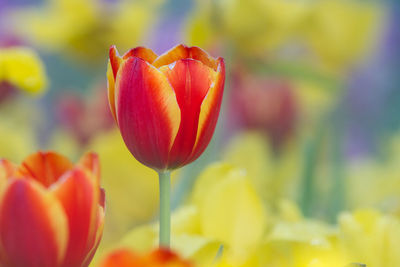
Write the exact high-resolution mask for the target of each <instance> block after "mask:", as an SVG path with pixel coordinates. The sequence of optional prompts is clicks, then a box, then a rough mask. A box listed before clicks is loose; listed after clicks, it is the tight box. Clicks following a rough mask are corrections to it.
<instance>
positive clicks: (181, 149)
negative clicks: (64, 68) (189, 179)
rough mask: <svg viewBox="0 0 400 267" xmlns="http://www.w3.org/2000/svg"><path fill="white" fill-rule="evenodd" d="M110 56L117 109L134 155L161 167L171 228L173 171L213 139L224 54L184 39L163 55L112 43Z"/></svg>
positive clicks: (163, 210)
mask: <svg viewBox="0 0 400 267" xmlns="http://www.w3.org/2000/svg"><path fill="white" fill-rule="evenodd" d="M109 56H110V60H109V66H108V71H107V76H108V93H109V101H110V108H111V112H112V114H113V116H114V119H115V120H116V122H117V124H118V127H119V129H120V132H121V135H122V137H123V139H124V141H125V144H126V146H127V147H128V149H129V150H130V152H131V153H132V155H133V156H134V157H135V158H136V159H137V160H138V161H140V162H141V163H143V164H144V165H146V166H148V167H150V168H153V169H154V170H156V171H157V172H158V173H159V176H160V219H161V223H160V225H161V228H163V226H162V225H164V224H165V225H164V226H165V228H169V225H168V222H167V221H169V219H167V218H169V217H170V216H169V190H170V189H169V187H170V178H169V171H170V170H172V169H176V168H179V167H182V166H184V165H186V164H189V163H191V162H192V161H194V160H195V159H197V158H198V157H199V156H200V155H201V154H202V153H203V151H204V150H205V149H206V147H207V145H208V143H209V142H210V140H211V137H212V135H213V132H214V129H215V126H216V123H217V119H218V114H219V110H220V107H221V101H222V95H223V87H224V81H225V65H224V60H223V59H222V58H218V59H214V58H212V57H211V56H209V55H208V54H207V53H206V52H205V51H203V50H202V49H200V48H198V47H186V46H184V45H178V46H176V47H174V48H173V49H171V50H170V51H168V52H166V53H165V54H162V55H160V56H157V55H156V54H155V53H154V52H153V51H152V50H150V49H148V48H144V47H137V48H133V49H131V50H129V51H128V52H127V53H126V54H125V55H123V56H122V57H120V56H119V55H118V52H117V50H116V48H115V47H114V46H112V47H111V49H110V54H109ZM167 232H168V233H167ZM164 235H165V236H164ZM160 239H162V240H163V241H162V242H161V243H164V245H168V244H169V231H160Z"/></svg>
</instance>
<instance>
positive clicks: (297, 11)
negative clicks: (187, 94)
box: [0, 0, 400, 266]
mask: <svg viewBox="0 0 400 267" xmlns="http://www.w3.org/2000/svg"><path fill="white" fill-rule="evenodd" d="M399 25H400V4H399V3H398V1H396V0H393V1H383V0H382V1H378V0H377V1H373V0H246V1H245V0H148V1H145V0H135V1H128V0H41V1H39V0H0V157H5V158H9V159H11V160H13V161H14V162H20V161H21V160H22V159H23V158H24V157H25V156H27V155H28V154H30V153H32V152H34V151H35V150H38V149H41V150H49V149H50V150H57V151H59V152H61V153H63V154H66V155H67V156H69V157H70V158H71V159H74V160H76V159H77V158H79V156H80V155H81V154H82V153H83V152H85V151H88V150H94V151H96V152H98V153H99V155H100V159H101V163H102V184H103V187H104V188H105V190H106V194H107V217H106V228H105V233H104V237H103V243H102V245H101V248H100V251H99V253H100V254H101V253H102V251H106V250H107V248H109V247H114V246H115V244H119V243H120V242H121V241H120V240H125V241H122V243H123V244H124V245H126V246H130V247H133V248H135V249H145V248H147V247H151V246H152V245H153V243H154V241H153V239H154V236H153V235H155V232H154V231H156V230H154V231H153V228H152V227H150V226H151V225H152V223H153V222H155V221H156V219H157V208H158V196H157V195H158V180H157V176H156V173H155V172H153V171H152V170H150V169H148V168H146V167H144V166H142V165H140V164H139V163H138V162H137V161H135V159H134V158H133V157H132V156H131V155H130V154H129V152H128V150H127V149H126V148H125V146H124V145H123V142H122V138H121V137H120V134H119V132H118V131H117V129H116V127H115V123H114V121H113V118H112V116H111V113H110V111H109V108H108V102H107V89H106V75H105V73H106V68H107V61H108V48H109V47H110V46H111V45H116V46H117V48H118V50H119V51H120V53H121V54H123V53H124V52H125V51H127V50H128V49H129V48H131V47H135V46H146V47H149V48H151V49H153V50H154V51H155V52H156V53H158V54H161V53H164V52H165V51H167V50H169V49H171V48H172V47H174V46H175V45H176V44H179V43H184V44H187V45H190V46H191V45H196V46H200V47H201V48H203V49H205V50H206V51H208V52H209V53H210V54H211V55H212V56H214V57H218V56H221V57H224V58H225V62H226V66H227V76H226V85H225V95H224V102H223V107H222V111H221V114H220V119H219V123H218V126H217V130H216V133H215V135H214V138H213V140H212V142H211V144H210V146H209V147H208V149H207V151H206V152H205V153H204V155H203V156H201V158H200V159H199V160H197V161H196V162H194V163H193V164H191V165H189V166H187V167H184V168H183V169H181V170H179V171H178V172H177V173H175V174H174V188H173V199H172V201H173V206H174V209H175V210H176V211H177V215H176V216H177V220H178V223H177V225H180V226H179V227H178V226H177V228H176V229H177V230H176V232H175V236H176V238H177V239H176V240H175V241H174V240H173V245H175V248H176V249H177V250H178V251H180V252H181V253H182V254H184V255H185V256H187V257H190V258H194V259H195V260H199V261H201V260H202V259H204V258H206V257H207V256H206V255H214V254H213V253H216V251H218V249H221V244H222V245H223V246H224V247H228V248H231V254H232V255H235V257H236V258H238V261H239V262H248V261H249V258H251V257H250V256H249V255H247V254H246V255H244V254H245V253H243V250H244V248H246V251H253V252H254V253H253V252H252V255H253V254H254V255H257V251H258V250H259V249H260V247H263V246H264V245H265V244H270V242H272V241H271V240H275V241H276V240H279V242H281V243H282V242H283V241H282V240H284V241H285V242H289V241H290V242H291V241H293V240H296V242H300V241H304V240H305V242H306V243H307V242H309V241H310V240H311V239H312V238H315V235H318V237H320V235H322V236H324V237H326V236H329V238H326V240H325V239H324V242H325V241H326V242H328V243H329V242H331V243H332V242H333V241H332V238H331V235H334V236H336V235H337V233H336V232H335V231H337V229H338V227H339V229H342V228H341V225H342V224H344V225H345V224H346V223H345V222H343V221H346V218H347V217H343V216H345V215H346V214H347V213H344V212H349V214H347V215H348V216H355V217H357V216H358V215H357V216H356V215H354V214H355V213H352V212H356V211H359V210H362V212H361V211H360V212H361V213H362V214H364V213H365V212H366V211H365V210H368V211H369V212H371V213H373V214H375V215H376V214H378V213H379V214H381V215H382V216H383V214H385V216H386V215H388V216H393V217H394V218H396V220H397V219H398V217H397V216H400V172H399V171H400V164H399V162H400V132H399V126H400V116H399V114H400V78H399V77H400V73H399V71H400V27H399ZM232 175H233V176H235V177H236V176H238V177H241V178H240V179H244V180H243V182H244V183H245V186H244V185H243V184H241V183H238V184H236V183H233V184H230V185H226V183H225V185H224V186H227V188H225V187H222V188H223V190H222V189H221V190H222V191H221V192H220V193H218V194H217V193H215V192H218V190H220V189H218V186H222V185H220V184H218V185H217V184H214V183H217V181H222V180H224V179H225V178H226V177H228V176H229V177H230V176H232ZM222 177H224V179H222ZM236 178H237V177H236ZM236 178H235V179H236ZM227 179H228V178H227ZM235 179H234V180H235ZM237 179H239V178H237ZM237 179H236V180H237ZM240 179H239V180H240ZM228 180H229V179H228ZM236 180H235V181H236ZM240 181H242V180H240ZM225 182H226V181H225ZM221 183H222V182H221ZM202 190H203V191H202ZM215 190H217V191H215ZM235 190H239V191H235ZM241 190H245V191H244V192H242V191H241ZM214 191H215V192H214ZM196 192H197V193H196ZM210 192H211V193H212V192H214V193H215V194H217V196H219V197H215V196H214V198H213V200H208V199H201V200H199V199H200V198H201V197H200V196H199V194H200V195H207V194H208V193H210ZM211 193H210V194H211ZM211 195H212V194H211ZM221 196H224V197H221ZM202 197H204V198H205V196H202ZM228 200H231V201H228ZM239 200H241V201H239ZM209 201H211V202H212V203H213V204H212V205H211V206H209V205H208V204H207V203H209ZM218 201H220V202H218ZM231 205H234V206H235V207H237V210H236V211H235V212H234V211H229V208H228V207H229V206H231ZM246 205H248V206H246ZM238 206H240V207H238ZM214 207H219V208H220V211H221V210H226V211H225V213H224V212H222V214H219V212H217V211H215V210H214ZM193 209H194V210H193ZM206 211H207V212H206ZM372 211H373V212H372ZM240 212H243V214H242V213H240ZM363 212H364V213H363ZM367 213H368V212H367ZM368 214H369V215H368V216H370V217H368V216H367V215H365V214H364V215H363V216H364V217H365V216H366V217H365V218H372V217H373V216H372V215H371V214H370V213H368ZM375 215H374V216H375ZM193 216H194V217H193ZM363 216H361V215H360V216H359V217H357V218H361V217H362V218H364V217H363ZM371 216H372V217H371ZM376 216H378V215H376ZM239 218H242V219H239ZM243 218H245V219H243ZM343 218H344V219H343ZM374 218H375V217H374ZM390 218H392V217H390ZM236 219H238V220H239V221H240V222H238V223H237V224H235V225H236V226H232V227H233V228H232V229H231V228H229V227H228V229H225V228H224V227H226V224H229V223H231V222H232V221H235V220H236ZM347 219H348V218H347ZM353 219H354V218H353ZM191 220H195V221H196V223H195V224H194V223H193V222H192V221H191ZM221 220H222V221H224V220H225V222H226V224H224V223H220V222H221ZM309 220H311V221H312V222H318V226H315V225H314V224H312V226H310V225H309V224H307V226H304V225H303V224H302V223H305V222H306V221H307V223H308V222H309ZM368 220H369V219H368ZM189 222H190V223H189ZM282 222H296V223H298V225H300V226H296V227H300V228H295V229H297V230H296V231H294V230H293V228H290V229H292V230H289V228H285V227H289V226H287V225H286V224H284V226H282V224H281V223H282ZM254 223H255V224H256V225H254ZM319 223H323V224H324V227H327V228H328V227H333V230H332V231H331V228H329V229H330V230H326V229H327V228H324V230H321V227H322V226H321V225H320V224H319ZM360 223H361V222H360ZM219 224H221V225H220V226H218V225H219ZM397 224H398V221H396V225H397ZM182 225H183V226H182ZM193 225H196V226H193ZM296 225H297V224H296ZM338 225H339V226H338ZM189 226H191V227H195V228H196V229H192V228H190V227H189ZM292 226H293V225H292ZM292 226H291V227H292ZM218 227H220V228H218ZM235 227H236V228H235ZM237 227H239V228H237ZM241 227H243V228H241ZM282 227H283V228H282ZM301 227H306V228H301ZM307 227H309V228H307ZM189 228H190V229H189ZM249 228H252V230H251V231H250V230H249ZM132 229H133V230H132ZM229 229H230V230H229ZM235 229H236V230H239V232H241V233H243V234H244V233H245V237H244V239H245V240H244V241H243V237H242V236H241V235H239V236H236V235H237V233H238V231H236V230H235ZM246 229H247V230H246ZM257 229H258V230H257ZM282 229H283V230H282ZM305 229H308V230H305ZM396 229H397V228H396ZM249 231H250V232H249ZM254 231H255V232H254ZM396 231H397V232H396V233H399V232H400V226H398V230H396ZM282 232H283V233H288V234H286V235H283V236H282V235H281V234H282ZM298 232H301V233H302V234H301V238H300V237H299V235H298ZM322 232H323V234H322ZM344 232H345V231H344ZM127 233H129V234H128V237H126V236H127ZM305 233H309V234H310V235H311V237H312V238H311V237H309V236H308V234H305ZM340 233H343V232H340ZM243 234H242V235H243ZM249 236H250V237H249ZM339 236H340V235H339ZM152 238H153V239H152ZM310 238H311V239H310ZM399 238H400V234H399ZM237 240H242V242H239V243H240V245H239V244H237ZM260 240H262V245H260V244H261V243H260V242H261V241H260ZM299 240H300V241H299ZM312 240H314V239H312ZM318 240H319V241H320V243H321V242H322V241H321V240H320V239H318ZM335 240H336V239H335ZM346 240H350V239H346ZM360 240H364V239H360ZM368 240H369V241H371V242H372V239H368ZM314 241H315V240H314ZM364 241H365V240H364ZM324 242H322V243H323V244H325V243H324ZM396 242H400V239H399V240H398V241H396ZM331 243H329V244H331ZM333 243H334V244H336V241H334V242H333ZM333 243H332V244H333ZM361 243H363V242H362V241H360V244H358V243H357V244H358V245H360V246H363V244H361ZM307 244H308V243H307ZM332 244H331V245H332ZM346 244H347V245H348V244H350V243H346ZM351 244H352V245H349V247H354V246H355V245H354V244H353V243H351ZM371 244H372V243H371ZM399 245H400V244H399ZM332 246H333V245H332ZM248 247H251V248H255V247H256V248H255V249H254V250H247V248H248ZM206 248H207V249H206ZM263 249H264V247H263ZM269 249H270V252H271V251H276V250H277V247H273V249H272V250H271V247H269ZM365 249H366V250H365V251H367V248H365ZM368 249H372V245H371V246H370V247H368ZM237 251H241V252H240V253H236V252H237ZM358 251H362V249H359V250H358ZM365 251H364V252H365ZM99 253H98V254H99ZM207 253H208V254H207ZM264 254H265V253H264ZM272 254H274V253H272V252H271V253H270V254H268V255H270V256H268V257H269V258H268V257H267V258H268V259H269V260H271V258H272V257H273V256H272ZM278 254H279V253H278ZM350 254H351V253H350ZM367 254H368V253H361V252H360V253H359V254H357V253H355V255H358V256H357V257H356V258H357V259H360V260H363V261H365V262H368V263H370V265H368V266H400V265H396V264H394V265H386V263H387V262H384V261H383V260H382V261H379V260H377V259H375V258H374V259H371V258H369V257H372V256H371V255H367ZM291 255H294V254H291ZM302 255H305V254H304V253H302ZM324 255H325V254H324ZM351 255H353V254H351ZM293 257H294V256H293ZM393 257H395V256H393ZM396 257H397V258H395V259H393V260H392V261H391V263H393V262H395V263H398V264H400V259H399V256H396ZM385 260H386V258H385ZM396 260H398V261H396ZM259 261H261V260H259ZM276 262H278V261H276ZM276 264H277V263H276ZM238 266H239V265H238ZM240 266H241V265H240ZM249 266H256V265H249ZM260 266H263V265H260ZM271 266H281V265H271ZM282 266H295V265H282ZM296 266H297V265H296ZM299 266H300V265H299ZM304 266H305V265H304Z"/></svg>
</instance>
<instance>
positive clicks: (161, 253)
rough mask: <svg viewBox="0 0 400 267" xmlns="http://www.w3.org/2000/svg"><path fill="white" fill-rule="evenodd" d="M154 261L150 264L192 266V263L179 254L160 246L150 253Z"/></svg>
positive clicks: (178, 266)
mask: <svg viewBox="0 0 400 267" xmlns="http://www.w3.org/2000/svg"><path fill="white" fill-rule="evenodd" d="M149 260H150V262H151V263H152V264H151V265H149V266H160V267H161V266H174V267H190V266H192V264H191V263H190V262H189V261H186V260H184V259H182V258H181V257H179V255H178V254H176V253H175V252H172V251H171V250H168V249H163V248H159V249H156V250H154V251H152V252H151V253H150V255H149Z"/></svg>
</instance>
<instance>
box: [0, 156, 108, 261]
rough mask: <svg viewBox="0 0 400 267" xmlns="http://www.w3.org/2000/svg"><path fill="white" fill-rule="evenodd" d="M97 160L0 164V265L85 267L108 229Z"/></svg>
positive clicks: (29, 159)
mask: <svg viewBox="0 0 400 267" xmlns="http://www.w3.org/2000/svg"><path fill="white" fill-rule="evenodd" d="M99 176H100V173H99V163H98V158H97V155H95V154H93V153H89V154H86V155H85V156H83V157H82V159H81V160H80V161H79V163H78V164H76V165H74V164H72V163H71V162H70V161H69V160H68V159H67V158H65V157H63V156H62V155H59V154H57V153H54V152H37V153H36V154H33V155H31V156H29V157H27V158H26V159H25V160H24V161H23V162H22V164H21V165H20V166H16V165H14V164H13V163H11V162H10V161H8V160H5V159H3V160H1V161H0V266H7V267H20V266H21V267H22V266H24V267H36V266H37V267H39V266H40V267H84V266H85V267H86V266H88V265H89V263H90V261H91V259H92V257H93V255H94V253H95V251H96V249H97V246H98V245H99V242H100V239H101V234H102V231H103V225H104V192H103V191H102V189H100V187H99V178H100V177H99Z"/></svg>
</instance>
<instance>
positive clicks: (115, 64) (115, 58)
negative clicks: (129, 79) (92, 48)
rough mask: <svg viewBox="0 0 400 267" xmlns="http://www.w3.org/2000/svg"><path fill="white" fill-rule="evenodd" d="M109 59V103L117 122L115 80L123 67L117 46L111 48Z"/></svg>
mask: <svg viewBox="0 0 400 267" xmlns="http://www.w3.org/2000/svg"><path fill="white" fill-rule="evenodd" d="M109 58H110V59H109V61H108V67H107V89H108V102H109V104H110V109H111V113H112V115H113V117H114V119H115V121H117V118H116V112H115V79H116V77H117V72H118V69H119V66H120V65H121V62H122V58H121V57H120V56H119V54H118V51H117V48H116V47H115V45H113V46H111V47H110V51H109Z"/></svg>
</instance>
